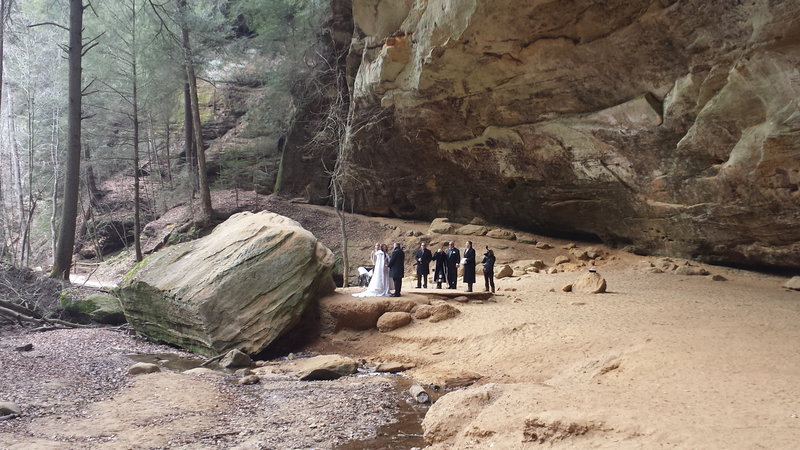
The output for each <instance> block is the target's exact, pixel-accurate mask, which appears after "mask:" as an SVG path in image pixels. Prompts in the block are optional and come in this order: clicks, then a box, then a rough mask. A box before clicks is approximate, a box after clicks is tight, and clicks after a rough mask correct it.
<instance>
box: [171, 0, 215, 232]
mask: <svg viewBox="0 0 800 450" xmlns="http://www.w3.org/2000/svg"><path fill="white" fill-rule="evenodd" d="M178 8H179V10H180V12H181V38H182V40H181V43H182V46H183V57H184V65H185V67H186V79H187V82H188V84H189V100H190V106H191V110H192V120H191V123H192V131H193V132H194V148H195V152H196V154H197V179H198V188H199V190H200V205H201V208H202V211H203V217H202V222H203V223H205V224H210V223H211V219H212V217H213V215H214V210H213V208H212V206H211V189H210V187H209V185H208V172H207V169H206V151H205V148H204V145H203V129H202V128H201V124H200V105H199V103H198V100H197V76H196V75H195V70H194V57H193V54H192V46H191V42H190V40H189V25H188V23H187V20H186V19H187V17H188V9H187V6H186V0H178Z"/></svg>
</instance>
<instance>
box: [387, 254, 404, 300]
mask: <svg viewBox="0 0 800 450" xmlns="http://www.w3.org/2000/svg"><path fill="white" fill-rule="evenodd" d="M405 259H406V254H405V253H403V249H402V248H401V247H400V243H399V242H395V243H394V250H392V256H390V257H389V276H390V277H391V278H392V280H394V294H393V295H392V297H400V289H401V288H402V287H403V275H405Z"/></svg>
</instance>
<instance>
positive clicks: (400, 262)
mask: <svg viewBox="0 0 800 450" xmlns="http://www.w3.org/2000/svg"><path fill="white" fill-rule="evenodd" d="M464 245H465V248H464V253H463V255H462V254H461V251H460V250H459V249H457V248H456V246H455V242H452V241H451V242H449V243H448V244H447V245H443V246H442V247H441V248H438V249H436V252H435V253H432V252H431V251H430V249H428V244H427V243H426V242H422V243H420V244H419V249H418V250H417V251H416V253H414V267H415V268H416V275H417V288H418V289H419V288H425V289H427V287H428V276H429V275H430V269H431V268H430V265H431V263H434V269H433V281H434V282H435V283H436V289H441V288H442V283H447V289H456V288H457V283H458V268H459V266H461V267H462V268H463V282H464V283H466V284H467V290H466V292H472V285H473V284H475V266H476V264H477V260H476V257H475V249H474V248H472V241H467V242H466V243H465V244H464ZM387 250H388V248H387V246H386V244H375V248H374V250H373V252H372V265H373V268H372V272H371V278H370V279H369V284H368V285H367V289H366V290H365V291H364V292H359V293H357V294H353V296H354V297H388V296H392V297H399V296H400V292H401V290H402V286H403V276H404V275H405V252H404V251H403V247H402V246H401V245H400V243H399V242H395V243H394V247H393V248H392V252H391V254H389V253H388V252H387ZM495 260H496V258H495V256H494V251H492V250H491V249H490V248H489V246H486V252H485V253H484V254H483V260H482V261H481V264H482V266H483V279H484V283H485V285H486V288H485V292H494V263H495ZM362 269H363V268H359V271H362ZM363 272H364V273H367V271H366V270H363ZM390 280H391V281H390ZM392 283H393V284H394V290H393V291H392V286H391V284H392ZM390 291H391V292H390Z"/></svg>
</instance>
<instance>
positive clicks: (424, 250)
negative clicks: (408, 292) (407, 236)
mask: <svg viewBox="0 0 800 450" xmlns="http://www.w3.org/2000/svg"><path fill="white" fill-rule="evenodd" d="M414 259H415V260H416V262H415V263H414V264H415V265H416V266H417V289H419V288H420V287H424V288H425V289H428V274H429V273H431V265H430V264H431V260H432V259H433V254H432V253H431V251H430V250H428V244H427V243H426V242H423V243H421V244H419V250H417V253H416V254H415V255H414ZM420 281H421V282H422V286H420Z"/></svg>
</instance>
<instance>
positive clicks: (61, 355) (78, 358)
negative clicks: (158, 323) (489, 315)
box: [0, 328, 402, 449]
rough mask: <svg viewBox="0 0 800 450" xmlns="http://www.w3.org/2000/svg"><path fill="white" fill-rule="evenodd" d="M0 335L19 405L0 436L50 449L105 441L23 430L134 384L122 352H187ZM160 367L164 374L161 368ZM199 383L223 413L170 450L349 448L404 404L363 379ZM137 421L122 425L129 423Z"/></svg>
mask: <svg viewBox="0 0 800 450" xmlns="http://www.w3.org/2000/svg"><path fill="white" fill-rule="evenodd" d="M0 338H2V340H0V402H2V401H7V402H14V403H17V404H18V405H19V406H21V407H22V410H23V414H22V416H20V417H18V418H16V419H12V420H6V421H0V436H2V434H3V433H13V434H14V435H16V436H17V437H18V438H19V437H20V436H21V437H22V439H23V440H28V439H30V440H31V442H33V441H36V442H39V440H41V439H43V438H44V439H47V440H49V441H52V442H53V443H54V444H56V445H59V444H58V443H70V446H91V447H92V448H102V447H103V446H104V445H105V444H104V439H105V440H109V438H107V437H104V436H105V435H103V434H102V432H101V431H102V430H98V434H99V435H98V436H94V437H88V438H86V437H83V438H76V437H75V436H72V435H70V433H69V429H65V430H63V431H62V432H59V433H56V434H54V435H50V436H45V437H43V436H41V435H37V434H36V433H35V432H34V431H31V430H32V429H35V427H30V425H31V423H32V422H34V421H36V420H38V419H41V418H48V417H51V418H53V417H54V418H59V419H60V418H62V417H63V418H65V419H66V418H76V417H77V418H80V417H85V416H86V415H87V411H86V409H87V407H88V406H89V405H90V404H93V403H96V402H99V401H101V400H106V399H111V398H112V397H115V396H117V394H119V393H120V392H121V390H123V389H125V388H126V387H128V386H130V385H132V381H133V378H132V377H131V376H130V375H128V373H127V369H128V367H130V366H131V365H132V364H133V363H134V361H133V360H132V359H131V358H130V357H128V356H126V355H135V354H141V355H152V354H173V355H175V354H177V355H179V356H180V357H182V358H194V356H193V355H191V354H189V353H183V352H181V351H179V350H176V349H175V348H172V347H167V346H163V345H156V344H152V343H149V342H145V341H143V340H141V339H139V338H137V337H134V336H131V335H129V334H127V333H125V332H120V331H114V330H112V329H101V328H91V329H70V330H54V331H48V332H37V333H30V332H26V331H25V330H24V329H21V328H14V329H11V330H10V329H9V328H4V329H2V330H0ZM25 344H32V345H33V349H32V350H31V351H27V352H25V351H17V350H15V348H17V347H21V346H23V345H25ZM199 361H200V360H198V364H199ZM162 370H163V371H170V369H168V368H166V367H162ZM185 376H186V377H190V375H185ZM204 379H206V380H207V381H209V382H210V383H211V384H212V386H215V387H216V389H217V390H218V392H219V393H220V398H223V399H225V404H224V405H222V413H219V414H217V413H215V415H214V417H213V419H214V421H213V422H214V425H213V426H211V427H204V428H203V429H202V430H201V431H199V432H195V433H185V432H183V431H184V430H175V431H176V432H175V434H174V435H173V436H174V438H173V439H172V440H171V441H169V445H168V447H169V448H186V449H189V448H198V447H199V448H334V447H336V446H338V445H342V444H346V443H350V444H349V445H352V441H357V440H364V439H370V438H372V437H374V436H375V435H376V434H377V433H378V432H379V429H380V427H381V426H383V425H386V424H388V423H390V422H393V421H394V420H396V419H395V417H396V415H397V413H398V410H399V406H398V405H399V404H400V403H401V401H402V400H400V398H401V394H400V393H399V392H398V389H397V386H396V383H394V382H393V381H387V380H386V379H374V378H369V377H359V376H350V377H345V378H341V379H339V380H333V381H314V382H301V381H298V380H296V379H294V378H292V377H290V376H283V375H275V376H271V377H268V378H264V379H263V380H262V382H261V383H260V384H255V385H249V386H241V385H238V384H236V380H237V377H236V376H234V375H233V374H231V373H229V372H225V374H224V376H220V377H204ZM117 397H118V398H119V397H123V396H117ZM118 398H117V400H118ZM185 401H187V402H191V401H192V399H191V398H186V399H185ZM121 407H123V408H125V407H126V405H121ZM131 407H134V405H131ZM176 414H178V413H176ZM140 426H142V424H130V427H131V428H133V427H140ZM109 442H111V440H109ZM62 445H63V444H62ZM2 446H3V445H2V443H0V447H2ZM365 446H367V447H368V446H369V445H368V444H365Z"/></svg>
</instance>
